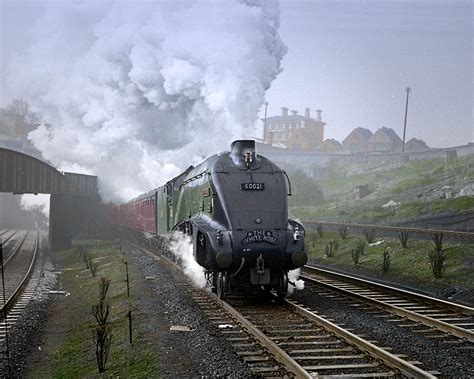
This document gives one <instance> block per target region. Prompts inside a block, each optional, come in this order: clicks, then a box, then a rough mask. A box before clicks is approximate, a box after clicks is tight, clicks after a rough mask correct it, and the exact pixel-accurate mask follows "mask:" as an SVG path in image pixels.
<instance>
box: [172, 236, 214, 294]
mask: <svg viewBox="0 0 474 379" xmlns="http://www.w3.org/2000/svg"><path fill="white" fill-rule="evenodd" d="M168 248H169V250H170V251H171V253H173V255H174V256H175V257H176V258H178V259H179V260H180V262H181V266H182V267H183V270H184V273H185V274H186V276H187V277H188V278H190V279H191V281H192V282H193V283H194V284H195V285H196V286H197V287H199V288H204V287H205V286H206V284H207V280H206V277H205V276H204V268H203V267H201V266H200V265H199V264H198V263H197V262H196V260H195V259H194V254H193V243H192V241H191V237H190V236H188V235H186V234H184V233H181V232H178V231H176V232H173V233H172V234H171V235H170V236H169V240H168Z"/></svg>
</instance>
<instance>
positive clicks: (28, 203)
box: [20, 194, 50, 219]
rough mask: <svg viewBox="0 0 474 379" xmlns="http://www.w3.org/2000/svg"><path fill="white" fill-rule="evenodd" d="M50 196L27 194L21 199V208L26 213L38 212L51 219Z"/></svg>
mask: <svg viewBox="0 0 474 379" xmlns="http://www.w3.org/2000/svg"><path fill="white" fill-rule="evenodd" d="M49 196H50V195H45V194H39V195H33V194H26V195H21V197H20V206H21V207H22V209H24V210H26V211H31V210H38V211H40V212H41V213H43V215H44V216H45V218H46V219H49Z"/></svg>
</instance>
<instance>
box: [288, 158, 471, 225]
mask: <svg viewBox="0 0 474 379" xmlns="http://www.w3.org/2000/svg"><path fill="white" fill-rule="evenodd" d="M472 182H474V165H473V164H472V157H466V158H458V159H457V160H456V161H455V162H453V163H450V164H447V163H446V162H445V161H443V160H441V159H438V160H424V161H410V162H407V163H405V164H399V165H394V164H392V165H387V164H379V165H378V166H377V165H375V164H373V163H372V164H367V163H365V164H361V163H354V164H352V165H351V164H347V165H334V164H333V165H332V166H330V167H329V168H328V174H327V175H326V176H325V177H324V178H323V179H321V180H320V181H319V182H318V187H317V189H315V191H316V190H317V191H319V190H322V192H323V196H324V203H322V204H310V203H307V204H305V205H303V206H292V207H291V208H290V214H291V215H292V216H293V217H295V218H300V219H339V220H350V221H352V222H366V223H390V222H395V221H398V220H406V219H412V218H417V217H419V216H425V215H433V214H439V213H448V212H459V211H474V198H473V197H472V196H471V197H468V196H465V197H460V198H454V199H438V198H436V197H430V196H422V197H421V198H419V197H418V194H420V193H425V191H427V190H429V189H440V188H441V187H443V186H444V185H450V186H451V187H452V188H453V189H454V190H455V191H459V190H460V189H461V188H463V187H464V186H465V185H466V184H468V183H472ZM361 184H369V192H370V193H369V195H368V196H367V197H365V198H363V199H358V200H356V199H354V198H353V187H354V186H357V185H361ZM389 200H394V201H396V202H397V203H399V206H398V207H397V208H395V209H394V210H389V209H384V208H382V205H384V204H386V203H387V202H388V201H389Z"/></svg>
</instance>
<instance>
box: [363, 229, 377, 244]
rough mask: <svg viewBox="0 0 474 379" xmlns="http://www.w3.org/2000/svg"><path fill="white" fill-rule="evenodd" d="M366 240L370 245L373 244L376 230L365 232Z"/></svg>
mask: <svg viewBox="0 0 474 379" xmlns="http://www.w3.org/2000/svg"><path fill="white" fill-rule="evenodd" d="M364 235H365V238H366V240H367V242H368V243H373V242H374V239H375V230H374V229H368V230H365V231H364Z"/></svg>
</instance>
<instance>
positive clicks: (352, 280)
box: [301, 266, 474, 343]
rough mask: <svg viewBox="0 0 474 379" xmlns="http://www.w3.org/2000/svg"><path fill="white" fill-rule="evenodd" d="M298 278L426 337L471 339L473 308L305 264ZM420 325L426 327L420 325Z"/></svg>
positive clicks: (473, 328) (472, 335) (472, 338)
mask: <svg viewBox="0 0 474 379" xmlns="http://www.w3.org/2000/svg"><path fill="white" fill-rule="evenodd" d="M301 278H302V279H304V280H306V281H307V282H310V283H312V284H313V285H316V286H317V287H318V291H319V290H320V289H321V290H322V291H323V292H322V294H323V295H324V294H325V293H327V294H330V293H333V294H334V293H337V294H342V295H344V296H347V297H349V298H352V299H354V300H355V301H357V302H358V304H359V305H361V306H362V305H364V306H367V305H368V306H370V307H374V308H376V309H379V310H383V311H386V312H389V313H390V314H392V315H395V316H398V317H399V318H396V319H395V320H392V322H398V323H399V325H400V326H402V327H410V328H412V329H413V330H416V332H417V333H423V334H424V335H425V336H426V337H428V338H432V339H446V338H447V337H448V336H453V337H456V338H458V339H461V340H464V341H468V342H470V343H474V308H471V307H467V306H464V305H460V304H455V303H452V302H449V301H444V300H440V299H436V298H433V297H430V296H426V295H422V294H418V293H415V292H411V291H407V290H402V289H399V288H395V287H391V286H388V285H383V284H379V283H374V282H371V281H368V280H365V279H360V278H356V277H353V276H349V275H346V274H341V273H336V272H333V271H329V270H325V269H322V268H318V267H311V266H305V267H304V269H303V275H302V277H301ZM420 326H424V327H428V328H425V329H420ZM440 332H441V333H440ZM447 335H448V336H447Z"/></svg>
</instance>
